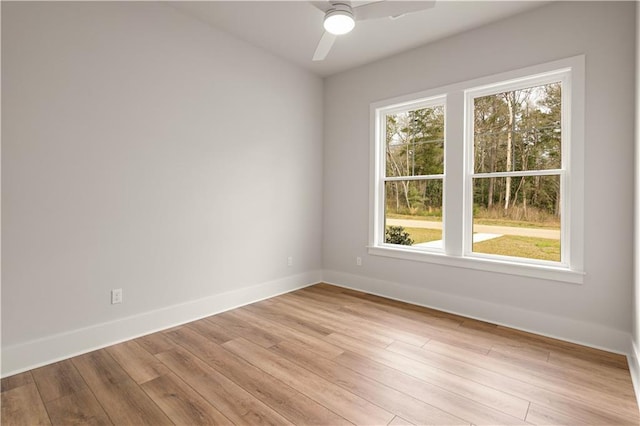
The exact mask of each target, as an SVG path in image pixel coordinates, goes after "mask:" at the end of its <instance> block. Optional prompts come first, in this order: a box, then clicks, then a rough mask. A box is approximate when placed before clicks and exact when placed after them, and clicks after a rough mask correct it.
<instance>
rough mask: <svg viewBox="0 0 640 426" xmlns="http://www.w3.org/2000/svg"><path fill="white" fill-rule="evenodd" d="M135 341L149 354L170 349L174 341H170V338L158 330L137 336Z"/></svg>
mask: <svg viewBox="0 0 640 426" xmlns="http://www.w3.org/2000/svg"><path fill="white" fill-rule="evenodd" d="M136 342H137V343H138V344H139V345H140V346H142V348H144V350H145V351H147V352H149V353H150V354H151V355H156V354H159V353H160V352H167V351H170V350H171V349H173V347H174V343H173V342H172V341H171V339H169V338H168V337H167V336H165V335H164V332H158V333H153V334H148V335H146V336H143V337H139V338H137V339H136Z"/></svg>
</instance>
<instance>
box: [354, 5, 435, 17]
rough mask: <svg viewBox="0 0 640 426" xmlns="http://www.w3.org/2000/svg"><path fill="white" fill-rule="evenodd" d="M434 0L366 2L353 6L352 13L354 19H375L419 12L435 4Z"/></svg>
mask: <svg viewBox="0 0 640 426" xmlns="http://www.w3.org/2000/svg"><path fill="white" fill-rule="evenodd" d="M435 3H436V2H435V0H414V1H393V0H386V1H385V0H381V1H376V2H373V3H367V4H364V5H362V6H358V7H354V8H353V15H354V18H355V19H356V21H364V20H366V19H377V18H386V17H389V16H391V17H395V16H400V15H404V14H406V13H413V12H419V11H421V10H425V9H431V8H432V7H433V6H434V5H435Z"/></svg>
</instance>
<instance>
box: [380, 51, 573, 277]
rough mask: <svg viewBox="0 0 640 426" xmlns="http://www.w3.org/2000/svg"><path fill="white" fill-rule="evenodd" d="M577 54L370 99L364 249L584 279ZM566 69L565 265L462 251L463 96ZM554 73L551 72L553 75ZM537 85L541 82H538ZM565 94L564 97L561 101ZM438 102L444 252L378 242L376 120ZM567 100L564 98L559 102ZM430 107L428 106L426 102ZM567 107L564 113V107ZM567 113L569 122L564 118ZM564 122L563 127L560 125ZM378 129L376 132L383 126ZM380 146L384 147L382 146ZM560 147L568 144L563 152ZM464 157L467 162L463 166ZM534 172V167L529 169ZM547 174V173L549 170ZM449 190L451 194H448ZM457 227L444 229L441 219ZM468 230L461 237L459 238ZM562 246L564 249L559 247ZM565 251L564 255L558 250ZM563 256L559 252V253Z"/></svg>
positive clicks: (466, 172) (465, 247) (467, 220)
mask: <svg viewBox="0 0 640 426" xmlns="http://www.w3.org/2000/svg"><path fill="white" fill-rule="evenodd" d="M584 63H585V58H584V55H580V56H575V57H571V58H567V59H562V60H559V61H553V62H548V63H545V64H540V65H536V66H532V67H527V68H522V69H519V70H514V71H509V72H505V73H501V74H497V75H492V76H487V77H482V78H478V79H474V80H470V81H465V82H461V83H456V84H452V85H448V86H445V87H440V88H436V89H431V90H425V91H422V92H419V93H414V94H410V95H405V96H400V97H396V98H392V99H387V100H383V101H379V102H375V103H373V104H371V107H370V120H371V123H372V127H371V150H370V164H371V167H370V180H369V181H370V193H369V196H370V209H369V211H370V217H369V221H370V224H369V246H368V251H369V254H372V255H379V256H386V257H393V258H398V259H405V260H412V261H421V262H429V263H436V264H441V265H447V266H453V267H459V268H470V269H476V270H482V271H490V272H498V273H504V274H509V275H517V276H525V277H533V278H540V279H547V280H555V281H562V282H568V283H574V284H581V283H582V282H583V280H584V275H585V272H584V261H583V257H584V213H583V211H584V209H583V206H584V91H585V90H584V85H585V75H584ZM569 70H570V72H571V78H570V80H567V81H566V82H565V81H564V80H563V82H562V84H563V94H562V96H563V103H562V105H563V106H562V108H563V111H562V117H563V140H562V144H563V146H562V169H563V175H562V176H563V177H562V178H561V185H563V187H562V194H563V195H564V194H568V195H569V196H568V197H563V199H562V200H561V203H562V204H563V205H562V209H563V210H562V212H563V214H562V217H561V222H562V223H561V230H562V231H561V232H563V233H566V234H563V244H562V247H561V250H563V256H562V259H563V260H564V261H565V263H559V262H545V261H538V260H534V259H531V260H528V259H520V258H513V257H506V256H497V255H482V254H480V253H473V252H470V247H471V243H470V242H469V241H470V237H469V236H468V235H471V229H472V228H471V222H472V218H471V214H469V213H468V212H467V209H468V208H469V207H468V206H470V204H469V203H470V201H471V200H469V194H470V193H471V191H468V190H467V189H468V185H470V184H471V179H472V176H473V173H470V172H472V171H473V170H470V169H469V167H473V163H472V157H471V158H470V157H469V156H470V155H472V153H470V152H469V151H470V150H469V149H465V146H469V142H468V141H469V139H466V141H467V142H466V143H463V141H465V138H469V137H472V134H471V135H470V134H469V131H471V132H472V131H473V129H469V128H466V129H465V127H468V126H465V121H466V120H467V114H469V113H470V111H469V99H470V97H478V96H481V94H482V93H495V92H496V87H500V89H501V90H503V91H504V90H509V87H514V88H515V87H518V88H520V87H522V84H523V82H526V81H531V80H532V78H537V80H533V81H534V83H538V82H539V81H543V80H544V78H545V76H550V77H549V78H551V79H553V81H558V80H559V79H558V77H557V75H558V72H560V71H569ZM554 74H555V76H554ZM543 84H544V83H543ZM565 96H567V98H565ZM434 100H439V103H440V104H442V103H444V105H445V148H444V150H445V176H444V181H443V188H444V189H443V191H444V194H443V200H444V201H443V203H444V214H443V217H442V221H443V240H444V245H445V246H444V251H441V250H427V249H424V248H420V249H418V248H413V247H407V246H398V245H393V244H385V243H384V240H382V241H380V239H381V238H382V239H383V238H384V205H383V204H382V203H381V202H379V200H381V199H383V198H380V197H384V194H383V193H382V192H381V191H384V187H382V188H381V184H380V183H381V179H380V176H384V175H383V174H381V172H383V171H384V164H385V163H384V161H385V157H384V156H383V155H382V150H381V144H380V141H379V140H376V135H377V134H382V135H383V134H384V132H382V133H379V131H380V126H381V125H383V123H381V121H382V120H381V117H382V115H383V114H389V113H391V112H393V111H405V110H406V109H407V107H408V106H410V107H411V108H413V107H414V105H416V106H420V105H421V104H420V103H419V102H427V103H429V102H433V101H434ZM566 100H569V102H566ZM431 105H433V103H431ZM569 108H571V110H569ZM569 118H570V120H569ZM565 120H567V121H568V124H567V125H566V126H565ZM383 130H384V129H383ZM382 145H384V144H382ZM566 145H568V146H569V149H566ZM470 161H471V163H470ZM535 173H536V174H537V175H539V174H541V173H540V172H535ZM550 173H551V172H550ZM447 188H454V189H455V188H459V189H460V191H461V192H460V193H461V194H465V195H464V196H459V197H452V196H449V195H448V193H449V191H448V190H447ZM456 192H457V191H456ZM456 223H457V224H459V225H458V226H455V225H454V226H447V224H456ZM467 234H468V235H467ZM565 246H566V247H565ZM564 250H566V252H564ZM565 253H566V254H565Z"/></svg>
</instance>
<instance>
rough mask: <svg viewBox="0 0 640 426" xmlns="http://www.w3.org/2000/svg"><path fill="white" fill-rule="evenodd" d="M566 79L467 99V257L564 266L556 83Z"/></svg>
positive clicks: (538, 80) (544, 79)
mask: <svg viewBox="0 0 640 426" xmlns="http://www.w3.org/2000/svg"><path fill="white" fill-rule="evenodd" d="M568 77H569V75H568V73H567V72H559V73H553V74H550V75H545V76H536V77H532V78H530V79H527V80H525V81H520V82H518V83H513V82H507V83H503V85H498V86H494V87H493V88H492V89H491V91H489V92H487V89H481V90H480V91H481V94H479V95H475V94H474V92H475V91H474V90H473V89H472V90H469V91H468V93H469V95H468V98H467V102H469V103H470V106H469V107H470V108H472V114H471V115H469V120H468V121H467V123H465V125H466V126H467V128H472V129H473V133H472V134H473V137H472V140H471V141H467V143H468V144H469V145H470V146H469V149H472V151H473V155H472V156H471V160H472V162H473V164H472V165H471V167H470V169H471V170H472V173H471V179H472V184H471V186H470V187H471V188H472V193H473V194H472V204H471V205H472V206H473V207H472V212H467V214H471V215H472V227H471V232H472V236H467V239H468V240H467V241H468V242H467V248H468V251H467V253H468V254H471V255H476V254H479V253H482V255H483V256H489V257H491V255H493V256H498V257H511V258H514V257H515V258H518V260H519V261H529V262H533V263H539V262H540V263H542V262H551V263H552V264H564V263H565V262H563V261H564V259H563V257H562V253H563V251H562V246H563V245H564V244H563V242H562V240H563V239H565V238H564V237H565V236H566V235H567V232H564V233H563V232H562V226H561V225H562V220H561V212H562V210H563V206H562V200H563V199H564V197H563V196H562V192H563V190H564V189H565V187H564V185H563V184H562V182H563V180H564V175H565V172H566V169H565V167H564V164H563V161H562V146H563V135H562V126H563V122H564V121H565V120H564V118H563V103H564V102H566V100H563V96H562V80H563V79H568ZM515 84H518V86H515ZM503 86H508V87H509V89H508V90H504V87H503ZM471 120H473V121H471ZM483 231H484V232H483ZM565 252H566V251H565Z"/></svg>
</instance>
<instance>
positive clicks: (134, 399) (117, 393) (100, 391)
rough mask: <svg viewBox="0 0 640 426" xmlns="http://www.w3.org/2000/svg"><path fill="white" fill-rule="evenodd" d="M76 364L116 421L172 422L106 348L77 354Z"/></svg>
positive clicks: (110, 416) (124, 423)
mask: <svg viewBox="0 0 640 426" xmlns="http://www.w3.org/2000/svg"><path fill="white" fill-rule="evenodd" d="M73 364H74V365H75V366H76V368H77V369H78V371H79V372H80V374H81V375H82V377H83V378H84V380H85V382H87V385H88V386H89V388H90V389H91V391H92V392H93V394H94V395H95V396H96V398H98V400H99V401H100V403H101V405H102V407H103V408H104V409H105V411H106V412H107V414H108V415H109V418H110V419H111V420H112V421H113V423H115V424H119V425H120V424H122V425H171V424H173V423H172V422H171V420H169V418H168V417H167V416H166V415H165V414H164V413H163V412H162V411H161V410H160V409H159V408H158V406H157V405H156V404H155V403H154V402H153V401H152V400H151V399H150V398H149V397H148V396H147V394H146V393H145V392H144V391H143V390H142V389H141V388H140V387H139V386H138V385H137V383H136V382H135V381H134V380H133V379H132V378H131V377H129V375H128V374H127V373H126V372H125V371H124V370H123V369H122V368H121V367H120V365H119V364H118V363H117V362H116V361H115V360H114V359H113V358H112V357H111V355H109V353H108V352H107V351H106V350H104V349H101V350H98V351H94V352H90V353H88V354H85V355H81V356H79V357H76V358H74V359H73Z"/></svg>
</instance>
